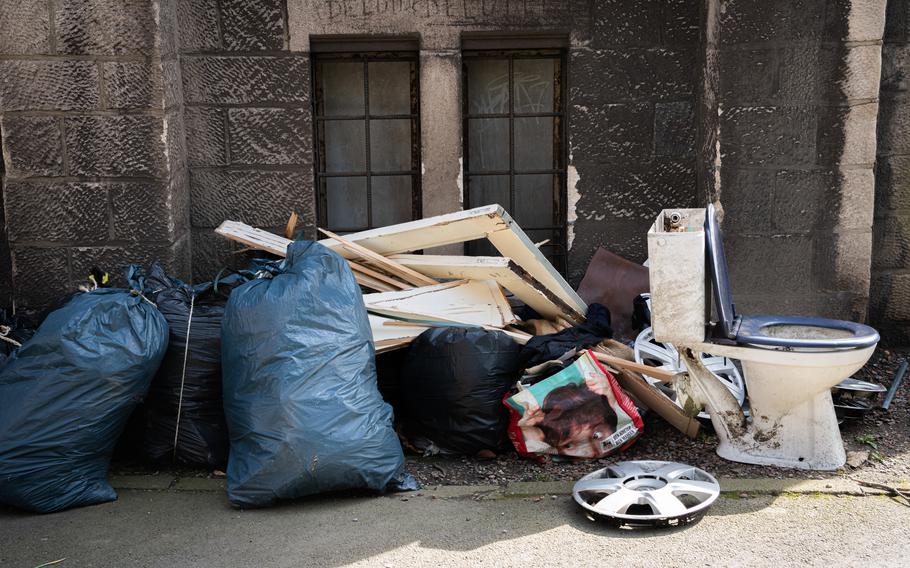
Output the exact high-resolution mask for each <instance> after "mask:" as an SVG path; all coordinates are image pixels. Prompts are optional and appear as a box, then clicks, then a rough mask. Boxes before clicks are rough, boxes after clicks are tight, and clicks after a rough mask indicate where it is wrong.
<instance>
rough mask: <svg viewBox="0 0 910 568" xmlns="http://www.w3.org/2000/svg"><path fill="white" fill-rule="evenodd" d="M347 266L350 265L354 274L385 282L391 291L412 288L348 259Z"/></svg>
mask: <svg viewBox="0 0 910 568" xmlns="http://www.w3.org/2000/svg"><path fill="white" fill-rule="evenodd" d="M348 265H350V267H351V270H353V271H354V272H359V273H360V274H363V275H366V276H369V277H371V278H375V279H376V280H379V281H380V282H385V283H386V284H388V285H389V286H391V287H392V289H393V290H410V289H411V288H413V286H411V285H410V284H407V283H405V282H401V281H400V280H396V279H394V278H392V277H390V276H386V275H385V274H383V273H381V272H379V271H376V270H373V269H372V268H367V267H366V266H364V265H362V264H360V263H358V262H357V261H354V260H350V259H348ZM388 291H390V290H388Z"/></svg>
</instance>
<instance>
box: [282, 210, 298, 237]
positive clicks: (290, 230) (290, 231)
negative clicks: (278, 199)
mask: <svg viewBox="0 0 910 568" xmlns="http://www.w3.org/2000/svg"><path fill="white" fill-rule="evenodd" d="M295 229H297V212H296V211H291V217H290V219H288V224H287V226H285V228H284V236H285V237H287V238H289V239H293V238H294V230H295Z"/></svg>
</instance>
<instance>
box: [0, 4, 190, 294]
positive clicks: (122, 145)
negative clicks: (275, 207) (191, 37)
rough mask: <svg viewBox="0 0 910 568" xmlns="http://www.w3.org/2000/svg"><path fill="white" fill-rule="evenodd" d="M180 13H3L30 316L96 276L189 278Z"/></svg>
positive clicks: (9, 150)
mask: <svg viewBox="0 0 910 568" xmlns="http://www.w3.org/2000/svg"><path fill="white" fill-rule="evenodd" d="M169 2H171V0H159V1H156V2H152V1H141V0H130V1H128V2H123V1H119V0H118V1H114V0H89V1H84V0H51V1H50V2H49V1H47V0H23V1H21V2H3V3H2V4H0V30H3V33H2V34H0V77H2V78H3V80H2V82H0V130H2V137H3V159H4V170H5V171H4V173H3V205H4V208H5V217H6V222H7V232H6V234H7V236H8V239H9V246H10V249H11V253H12V254H11V256H12V277H13V279H14V282H15V288H16V290H15V297H16V300H17V307H19V308H22V309H25V310H38V309H41V308H44V307H46V306H47V305H48V304H50V303H52V302H54V301H55V300H56V299H58V298H60V297H61V296H63V295H64V294H66V293H67V292H70V291H73V290H74V289H75V287H76V286H77V285H78V283H80V282H83V281H84V280H85V278H86V276H87V275H88V273H89V270H90V269H91V268H92V267H93V266H98V267H100V268H102V269H105V270H109V271H110V272H111V273H112V275H114V276H115V281H116V282H118V283H122V278H120V277H119V276H120V274H121V270H122V269H123V268H124V266H125V265H126V264H127V263H129V262H139V263H147V262H150V261H152V260H155V259H159V260H161V261H162V262H164V263H165V265H166V266H167V267H168V268H169V269H170V270H171V271H172V272H173V273H175V274H177V275H178V276H182V277H188V276H189V273H190V266H189V247H190V242H189V231H188V212H189V205H188V201H187V200H186V199H185V197H184V196H185V195H186V188H185V186H186V170H185V166H184V159H183V156H184V154H185V150H184V134H183V125H182V124H183V121H182V114H183V113H182V108H181V106H180V102H179V101H180V93H179V91H180V80H179V68H178V65H177V59H176V51H175V47H174V43H173V41H172V39H173V36H174V33H173V26H174V21H173V18H172V17H170V16H169V15H171V14H173V12H174V10H173V9H172V8H171V7H170V5H169Z"/></svg>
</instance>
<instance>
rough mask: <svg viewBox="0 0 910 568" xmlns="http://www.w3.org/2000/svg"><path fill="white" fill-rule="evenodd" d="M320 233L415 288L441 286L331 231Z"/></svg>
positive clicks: (320, 230)
mask: <svg viewBox="0 0 910 568" xmlns="http://www.w3.org/2000/svg"><path fill="white" fill-rule="evenodd" d="M319 232H321V233H322V234H324V235H326V236H327V237H329V238H332V239H335V240H336V241H338V242H339V243H341V246H342V247H344V248H345V249H347V250H349V251H350V252H352V253H354V254H356V255H358V256H360V257H361V258H363V259H364V260H366V261H368V262H372V263H373V264H375V265H376V266H378V267H380V268H382V269H383V270H385V271H386V272H388V273H389V274H393V275H395V276H398V277H399V278H402V279H403V280H405V281H407V282H409V283H411V284H414V285H415V286H432V285H434V284H439V282H437V281H436V280H433V279H432V278H429V277H427V276H424V275H423V274H421V273H419V272H417V271H415V270H411V269H410V268H408V267H406V266H402V265H401V264H399V263H397V262H395V261H394V260H389V259H387V258H386V257H384V256H382V255H381V254H379V253H375V252H373V251H371V250H370V249H368V248H366V247H363V246H360V245H358V244H357V243H354V242H351V241H349V240H347V239H345V238H344V237H341V236H338V235H336V234H335V233H333V232H331V231H328V230H326V229H319Z"/></svg>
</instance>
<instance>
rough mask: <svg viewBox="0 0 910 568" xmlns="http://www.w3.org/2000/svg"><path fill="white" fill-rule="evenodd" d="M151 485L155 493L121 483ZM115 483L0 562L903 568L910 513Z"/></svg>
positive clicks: (754, 490)
mask: <svg viewBox="0 0 910 568" xmlns="http://www.w3.org/2000/svg"><path fill="white" fill-rule="evenodd" d="M153 481H154V482H155V485H156V487H157V488H142V489H139V488H136V489H125V488H124V486H125V485H132V486H134V487H135V486H142V485H146V486H147V485H148V484H149V483H151V482H153ZM165 481H168V482H173V483H168V484H165V483H164V482H165ZM213 481H214V483H213ZM114 482H115V485H117V486H119V488H120V489H119V493H120V499H119V500H118V501H117V502H115V503H108V504H104V505H98V506H94V507H87V508H82V509H75V510H71V511H66V512H63V513H57V514H53V515H44V516H40V515H29V514H23V513H18V512H14V511H10V510H0V566H3V567H4V568H6V567H11V568H19V567H24V568H33V567H35V566H37V565H39V564H42V563H44V562H48V561H53V560H58V559H60V558H65V559H66V560H64V561H62V562H60V563H59V564H55V565H54V566H55V567H60V568H70V567H73V566H105V567H106V566H131V567H133V566H135V567H140V566H141V567H145V566H148V567H167V568H173V567H182V566H225V567H240V566H270V567H272V566H274V567H298V566H299V567H310V566H348V565H354V566H434V567H436V566H480V565H484V566H522V567H527V566H573V567H579V566H595V565H598V566H599V565H603V566H610V565H611V563H615V564H616V565H617V566H622V567H623V568H626V567H628V566H655V565H659V566H686V567H691V566H704V565H715V566H716V565H723V566H728V565H749V566H756V567H761V566H769V567H774V568H778V567H779V566H781V565H793V564H797V563H799V564H805V565H819V566H820V565H824V566H826V567H830V566H848V565H852V566H855V565H859V564H862V565H866V566H896V565H901V564H902V563H903V562H904V561H905V557H906V555H907V554H908V553H910V542H908V538H907V537H908V536H910V532H908V529H907V519H908V518H910V516H908V514H910V508H908V507H906V506H905V505H902V504H900V503H898V502H896V501H895V500H893V499H890V498H888V497H884V496H880V495H866V496H863V497H860V496H855V495H854V494H853V489H851V488H849V487H847V486H846V485H845V486H844V487H835V486H833V485H832V486H831V487H824V485H826V484H827V485H831V482H818V483H819V486H802V487H795V486H789V487H788V488H782V487H776V488H774V487H768V486H766V487H765V488H764V489H762V488H761V487H760V486H759V485H758V484H756V483H755V481H754V480H752V483H750V485H751V489H748V488H747V487H745V486H743V487H739V488H734V487H733V486H731V485H730V484H729V482H728V483H727V484H726V488H727V490H728V492H727V493H725V494H724V496H722V497H721V498H720V499H719V500H718V501H717V503H716V504H715V505H714V507H713V508H712V509H711V510H710V513H709V514H708V516H706V517H705V518H704V519H703V520H701V521H700V522H698V523H696V524H694V525H690V526H688V527H682V528H673V529H664V530H646V531H629V530H618V529H613V528H609V527H606V526H604V525H601V524H595V523H592V522H590V521H589V520H587V519H586V518H585V516H584V515H583V514H581V513H580V511H579V510H578V509H577V508H576V507H575V504H574V502H572V500H571V497H569V496H567V495H565V494H564V492H563V491H562V490H560V487H559V485H563V484H515V485H514V486H508V487H506V488H505V489H502V488H498V487H469V488H459V487H442V488H439V489H436V490H433V489H429V490H423V491H420V492H416V493H408V494H397V495H389V496H384V497H364V496H353V495H351V496H348V495H340V496H339V495H336V496H327V497H319V498H313V499H305V500H300V501H297V502H294V503H290V504H286V505H283V506H280V507H276V508H272V509H267V510H255V511H239V510H236V509H232V508H231V507H230V506H229V504H228V502H227V499H226V497H225V495H224V493H223V491H222V490H220V488H219V487H218V484H219V482H218V481H216V480H195V481H189V480H179V481H174V480H170V479H168V478H167V476H161V477H160V478H156V477H153V476H152V477H127V478H119V479H115V480H114ZM802 483H805V482H802ZM194 484H195V485H196V488H195V489H191V488H190V486H192V485H194ZM181 486H182V487H181ZM781 489H786V492H785V493H779V491H780V490H781ZM731 490H732V492H731ZM739 491H748V492H747V493H741V492H739ZM772 493H774V494H772ZM856 494H859V493H858V490H857V493H856Z"/></svg>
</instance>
